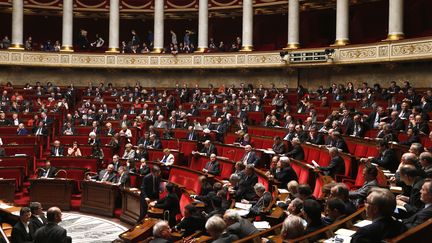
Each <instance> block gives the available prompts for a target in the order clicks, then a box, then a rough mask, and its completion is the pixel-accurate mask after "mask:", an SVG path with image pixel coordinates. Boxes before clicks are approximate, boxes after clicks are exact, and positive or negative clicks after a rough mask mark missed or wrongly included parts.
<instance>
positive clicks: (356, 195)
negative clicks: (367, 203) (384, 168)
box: [349, 180, 378, 205]
mask: <svg viewBox="0 0 432 243" xmlns="http://www.w3.org/2000/svg"><path fill="white" fill-rule="evenodd" d="M373 187H378V182H377V181H376V180H373V181H365V183H364V184H363V186H362V187H360V188H359V189H357V190H355V191H350V192H349V198H350V199H353V200H355V202H356V205H360V204H362V203H363V201H364V200H365V199H366V197H367V195H368V193H369V191H370V190H371V189H372V188H373Z"/></svg>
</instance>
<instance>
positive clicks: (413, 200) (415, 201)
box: [404, 178, 424, 215]
mask: <svg viewBox="0 0 432 243" xmlns="http://www.w3.org/2000/svg"><path fill="white" fill-rule="evenodd" d="M423 183H424V179H423V178H419V179H417V180H416V181H415V182H414V185H413V186H412V188H411V193H410V196H409V201H408V203H407V204H405V205H404V207H405V209H406V210H407V213H408V215H413V214H414V213H415V212H417V211H418V210H419V209H420V208H423V207H424V203H423V202H422V201H421V200H420V190H421V188H422V186H423Z"/></svg>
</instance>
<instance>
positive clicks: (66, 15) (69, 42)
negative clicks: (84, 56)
mask: <svg viewBox="0 0 432 243" xmlns="http://www.w3.org/2000/svg"><path fill="white" fill-rule="evenodd" d="M62 31H63V34H62V48H61V51H73V0H63V29H62Z"/></svg>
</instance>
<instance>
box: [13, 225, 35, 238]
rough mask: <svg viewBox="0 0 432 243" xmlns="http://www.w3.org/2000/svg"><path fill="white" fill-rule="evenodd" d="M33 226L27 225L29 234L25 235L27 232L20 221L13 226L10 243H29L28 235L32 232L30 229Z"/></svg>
mask: <svg viewBox="0 0 432 243" xmlns="http://www.w3.org/2000/svg"><path fill="white" fill-rule="evenodd" d="M31 227H33V226H30V224H29V233H27V231H26V230H25V228H24V225H23V224H22V223H21V221H18V223H16V224H15V225H14V227H13V228H12V235H11V237H12V242H13V243H31V242H33V241H32V237H31V235H30V233H31V232H32V231H33V230H32V228H31Z"/></svg>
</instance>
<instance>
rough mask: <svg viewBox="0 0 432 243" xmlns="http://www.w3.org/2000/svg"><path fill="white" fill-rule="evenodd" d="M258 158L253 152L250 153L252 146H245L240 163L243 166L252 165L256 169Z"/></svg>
mask: <svg viewBox="0 0 432 243" xmlns="http://www.w3.org/2000/svg"><path fill="white" fill-rule="evenodd" d="M259 160H260V158H259V157H258V155H256V153H255V152H254V151H252V146H250V145H246V146H245V154H244V155H243V157H242V158H241V160H240V161H241V162H242V163H243V164H245V165H249V164H252V165H254V166H255V167H258V165H259Z"/></svg>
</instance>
